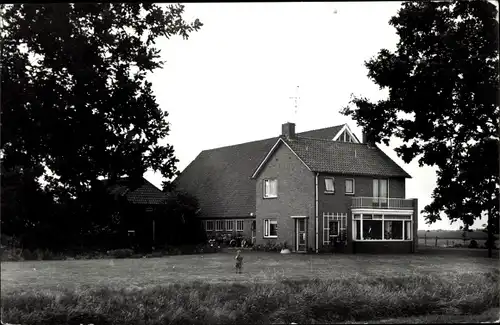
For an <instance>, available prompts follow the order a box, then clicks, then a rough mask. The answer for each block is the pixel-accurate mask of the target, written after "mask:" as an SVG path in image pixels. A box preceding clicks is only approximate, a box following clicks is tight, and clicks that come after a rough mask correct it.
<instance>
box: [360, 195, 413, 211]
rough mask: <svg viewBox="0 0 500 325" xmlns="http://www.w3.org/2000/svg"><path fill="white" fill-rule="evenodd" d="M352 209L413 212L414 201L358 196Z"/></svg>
mask: <svg viewBox="0 0 500 325" xmlns="http://www.w3.org/2000/svg"><path fill="white" fill-rule="evenodd" d="M351 208H352V209H395V210H413V200H412V199H395V198H381V197H361V196H358V197H353V198H352V205H351Z"/></svg>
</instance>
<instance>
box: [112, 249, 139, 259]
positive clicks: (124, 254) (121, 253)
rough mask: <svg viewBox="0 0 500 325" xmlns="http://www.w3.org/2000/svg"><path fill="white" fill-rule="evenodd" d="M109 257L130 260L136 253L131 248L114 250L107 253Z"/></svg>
mask: <svg viewBox="0 0 500 325" xmlns="http://www.w3.org/2000/svg"><path fill="white" fill-rule="evenodd" d="M107 254H108V255H109V256H112V257H114V258H129V257H132V255H133V254H134V251H133V250H131V249H130V248H122V249H113V250H110V251H108V252H107Z"/></svg>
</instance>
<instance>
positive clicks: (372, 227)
mask: <svg viewBox="0 0 500 325" xmlns="http://www.w3.org/2000/svg"><path fill="white" fill-rule="evenodd" d="M363 239H368V240H370V239H382V222H381V221H378V220H363Z"/></svg>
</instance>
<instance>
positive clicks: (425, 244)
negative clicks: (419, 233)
mask: <svg viewBox="0 0 500 325" xmlns="http://www.w3.org/2000/svg"><path fill="white" fill-rule="evenodd" d="M424 246H425V247H427V233H426V232H425V233H424Z"/></svg>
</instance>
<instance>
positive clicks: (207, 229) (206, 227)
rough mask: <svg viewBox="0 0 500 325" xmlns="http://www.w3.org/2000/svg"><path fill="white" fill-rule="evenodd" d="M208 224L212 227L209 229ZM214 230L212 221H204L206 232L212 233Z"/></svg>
mask: <svg viewBox="0 0 500 325" xmlns="http://www.w3.org/2000/svg"><path fill="white" fill-rule="evenodd" d="M209 224H210V225H212V227H210V229H209V227H208V225H209ZM214 229H215V223H214V221H213V220H205V230H206V231H214Z"/></svg>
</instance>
